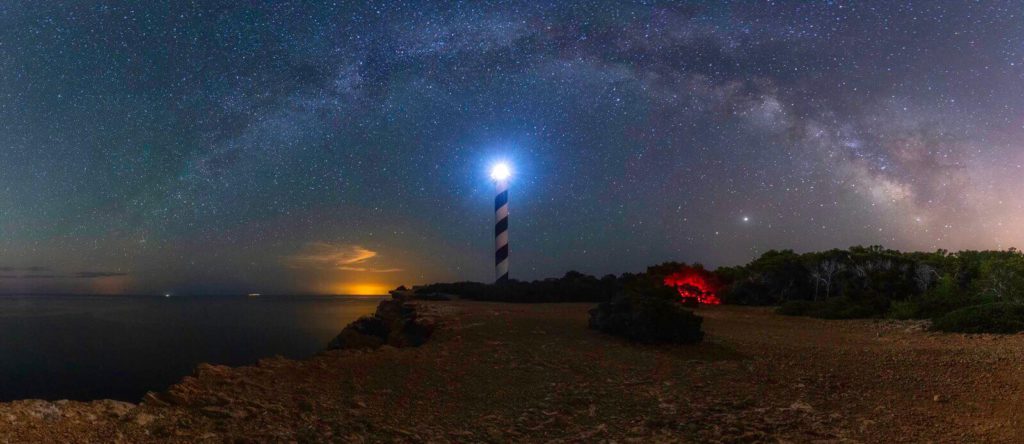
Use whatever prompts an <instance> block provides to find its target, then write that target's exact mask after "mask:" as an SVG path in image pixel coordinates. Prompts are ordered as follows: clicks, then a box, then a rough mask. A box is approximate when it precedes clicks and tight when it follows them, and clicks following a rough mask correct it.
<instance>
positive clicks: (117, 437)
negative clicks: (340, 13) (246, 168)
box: [0, 302, 1024, 442]
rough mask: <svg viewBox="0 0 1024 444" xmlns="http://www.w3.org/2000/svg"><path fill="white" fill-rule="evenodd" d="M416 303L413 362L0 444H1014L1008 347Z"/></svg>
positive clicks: (211, 378) (841, 324)
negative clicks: (668, 336) (613, 330)
mask: <svg viewBox="0 0 1024 444" xmlns="http://www.w3.org/2000/svg"><path fill="white" fill-rule="evenodd" d="M423 304H424V305H425V308H428V309H430V310H433V311H434V312H436V313H437V314H438V315H439V316H440V318H441V319H442V328H441V329H440V330H439V331H438V333H437V334H436V336H435V338H434V339H433V340H432V341H431V342H430V343H428V344H427V345H425V346H424V347H421V348H419V349H401V350H399V349H385V350H381V351H377V352H369V353H359V352H331V353H328V354H324V355H322V356H318V357H316V358H314V359H311V360H308V361H301V362H295V361H288V360H283V359H270V360H265V361H263V362H261V364H260V365H259V366H253V367H243V368H237V369H229V368H226V367H213V366H204V367H201V368H200V369H199V371H198V372H197V376H196V377H189V378H186V380H185V381H183V382H182V383H181V384H179V385H177V386H175V387H174V388H172V389H171V390H170V391H169V392H168V393H165V394H162V395H161V396H159V397H151V398H150V399H149V400H147V401H146V402H144V403H143V404H142V405H140V406H134V405H130V404H124V403H114V402H95V403H74V402H70V403H68V402H62V403H47V402H41V401H21V402H16V403H7V404H0V442H7V441H9V442H21V441H36V442H37V441H61V442H76V441H77V442H81V441H102V442H110V441H112V440H114V441H123V442H129V441H130V442H137V441H172V442H197V441H199V442H203V441H208V442H225V441H228V442H267V441H271V442H278V441H285V442H287V441H296V442H362V441H369V442H377V441H384V442H395V441H397V442H424V441H434V442H504V441H526V442H535V441H562V442H566V441H568V442H600V441H605V440H614V441H616V442H652V441H667V442H677V441H678V442H703V441H725V442H761V441H764V442H779V441H783V442H814V441H820V442H836V441H850V442H922V441H933V442H965V441H966V442H1024V421H1022V420H1024V413H1022V412H1024V405H1022V403H1024V401H1022V398H1021V397H1022V395H1024V368H1022V365H1024V364H1022V363H1024V353H1022V352H1024V335H1016V336H1006V337H998V336H974V337H966V336H962V335H939V334H933V333H928V332H923V331H920V330H919V329H917V328H915V326H914V325H913V324H911V323H893V322H881V321H819V320H813V319H805V318H787V317H780V316H776V315H773V314H771V313H770V311H769V310H765V309H751V308H737V307H713V308H709V309H703V310H700V314H701V315H703V316H705V319H706V321H705V323H706V325H705V329H706V331H707V332H708V336H707V341H706V342H705V343H704V344H701V345H698V346H657V347H654V346H634V345H631V344H628V343H625V342H623V341H620V340H617V339H615V338H611V337H608V336H604V335H601V334H599V333H595V332H592V331H589V330H587V329H586V328H585V326H586V310H587V309H588V308H589V306H588V305H579V304H551V305H512V304H489V303H471V302H456V303H423ZM340 328H341V326H339V330H340Z"/></svg>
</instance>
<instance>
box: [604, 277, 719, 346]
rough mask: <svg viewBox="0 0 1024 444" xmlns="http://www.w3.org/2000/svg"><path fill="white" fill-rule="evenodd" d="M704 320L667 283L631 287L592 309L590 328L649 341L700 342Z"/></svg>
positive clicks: (633, 339) (638, 340)
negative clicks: (633, 288) (634, 288)
mask: <svg viewBox="0 0 1024 444" xmlns="http://www.w3.org/2000/svg"><path fill="white" fill-rule="evenodd" d="M703 322H704V318H702V317H700V316H697V315H695V314H693V312H692V311H690V310H687V309H686V308H684V307H683V305H682V303H681V302H680V300H679V297H678V296H677V295H676V294H675V292H674V291H672V289H669V288H667V287H664V286H658V287H649V288H646V289H644V290H627V291H624V292H623V293H621V294H619V295H618V296H616V297H615V298H613V299H612V300H610V301H608V302H603V303H601V304H599V305H598V306H597V307H596V308H594V309H592V310H590V328H592V329H595V330H599V331H602V332H604V333H608V334H612V335H616V336H622V337H624V338H626V339H629V340H631V341H637V342H645V343H659V342H671V343H680V344H693V343H697V342H700V341H701V340H702V339H704V332H703V331H701V324H702V323H703Z"/></svg>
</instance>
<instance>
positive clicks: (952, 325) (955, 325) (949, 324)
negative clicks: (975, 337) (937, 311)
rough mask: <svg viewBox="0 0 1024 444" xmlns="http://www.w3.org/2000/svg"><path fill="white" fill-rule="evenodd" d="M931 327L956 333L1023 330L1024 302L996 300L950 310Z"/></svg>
mask: <svg viewBox="0 0 1024 444" xmlns="http://www.w3.org/2000/svg"><path fill="white" fill-rule="evenodd" d="M932 329H934V330H938V331H945V332H957V333H1017V332H1020V331H1024V304H1020V303H1017V302H996V303H993V304H982V305H975V306H971V307H967V308H961V309H959V310H954V311H951V312H949V313H947V314H945V315H944V316H941V317H939V318H937V319H935V321H934V322H932Z"/></svg>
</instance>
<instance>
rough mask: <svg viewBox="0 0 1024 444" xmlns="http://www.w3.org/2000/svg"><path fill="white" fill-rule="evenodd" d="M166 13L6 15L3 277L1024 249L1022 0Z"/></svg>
mask: <svg viewBox="0 0 1024 444" xmlns="http://www.w3.org/2000/svg"><path fill="white" fill-rule="evenodd" d="M157 3H158V2H142V3H139V2H123V3H121V2H95V1H79V2H57V1H53V2H6V3H5V4H3V5H0V292H19V291H35V292H48V291H54V292H100V293H147V292H150V293H151V292H181V293H223V292H249V291H260V292H318V293H339V292H341V293H344V292H356V291H363V290H366V289H370V288H374V289H376V288H384V287H387V286H392V285H397V284H400V283H404V284H411V283H424V282H430V281H436V280H453V279H460V280H461V279H472V280H486V279H488V278H490V277H491V274H492V270H491V266H492V264H491V257H492V254H493V253H492V251H491V249H492V246H491V243H492V241H493V240H492V239H491V234H492V233H491V230H492V225H491V224H492V221H491V220H490V219H491V218H492V217H493V215H492V208H491V199H492V197H493V196H492V187H493V185H492V184H490V183H489V182H488V178H487V171H488V167H489V165H490V164H492V163H493V162H495V161H498V160H507V161H509V162H511V163H512V164H514V165H515V173H516V175H515V177H514V179H513V182H512V185H511V189H512V191H511V207H512V219H511V221H512V223H511V230H512V231H511V247H512V248H511V251H512V255H511V261H512V274H513V277H515V278H520V279H527V278H530V279H532V278H541V277H547V276H555V275H561V274H562V273H564V272H565V271H567V270H570V269H576V270H580V271H583V272H588V273H593V274H604V273H618V272H622V271H638V270H641V269H643V267H645V266H647V265H650V264H654V263H658V262H662V261H665V260H682V261H699V262H703V263H705V264H708V265H723V264H735V263H740V262H745V261H747V260H749V259H751V258H752V257H754V256H756V255H758V254H759V253H761V252H764V251H766V250H768V249H772V248H792V249H796V250H811V249H824V248H832V247H846V246H850V245H855V244H865V245H869V244H883V245H885V246H887V247H893V248H901V249H914V250H918V249H923V250H933V249H937V248H945V249H950V250H956V249H963V248H970V249H982V248H1007V247H1011V246H1015V245H1020V244H1021V243H1022V241H1024V233H1022V231H1021V230H1019V229H1016V228H1017V227H1019V226H1020V222H1021V219H1022V218H1024V207H1022V204H1021V202H1024V199H1021V198H1020V193H1021V192H1022V191H1024V178H1022V176H1024V170H1022V168H1021V164H1024V150H1022V149H1021V140H1024V139H1022V136H1024V88H1022V87H1021V85H1022V81H1024V54H1022V52H1024V27H1022V26H1021V14H1022V12H1024V3H1020V2H980V3H973V2H972V3H970V4H968V3H967V2H959V1H951V2H942V1H928V2H914V3H912V4H911V3H908V4H905V5H899V4H897V3H898V2H812V3H809V4H804V3H803V2H792V3H789V2H768V3H752V2H751V3H748V2H736V3H725V2H706V3H705V2H701V3H692V4H685V5H676V4H669V3H661V2H644V3H626V2H617V1H616V2H604V3H593V2H568V1H566V2H562V1H557V2H488V3H478V2H472V3H469V2H466V3H450V2H437V3H430V2H391V1H388V2H372V3H365V4H362V5H354V4H350V3H352V2H344V3H345V4H337V5H335V4H323V5H318V6H314V5H312V2H265V3H264V2H258V1H257V2H249V1H247V2H236V3H232V2H170V3H171V5H170V6H168V5H162V4H157ZM356 287H358V289H357V288H356ZM360 289H362V290H360Z"/></svg>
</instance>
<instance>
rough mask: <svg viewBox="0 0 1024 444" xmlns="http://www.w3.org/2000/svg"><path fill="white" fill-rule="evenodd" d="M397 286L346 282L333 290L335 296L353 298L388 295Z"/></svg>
mask: <svg viewBox="0 0 1024 444" xmlns="http://www.w3.org/2000/svg"><path fill="white" fill-rule="evenodd" d="M395 287H397V285H387V284H379V283H368V282H346V283H343V284H338V285H336V286H334V288H332V289H331V291H332V292H333V293H335V294H342V295H351V296H382V295H386V294H388V292H389V291H391V289H393V288H395Z"/></svg>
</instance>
